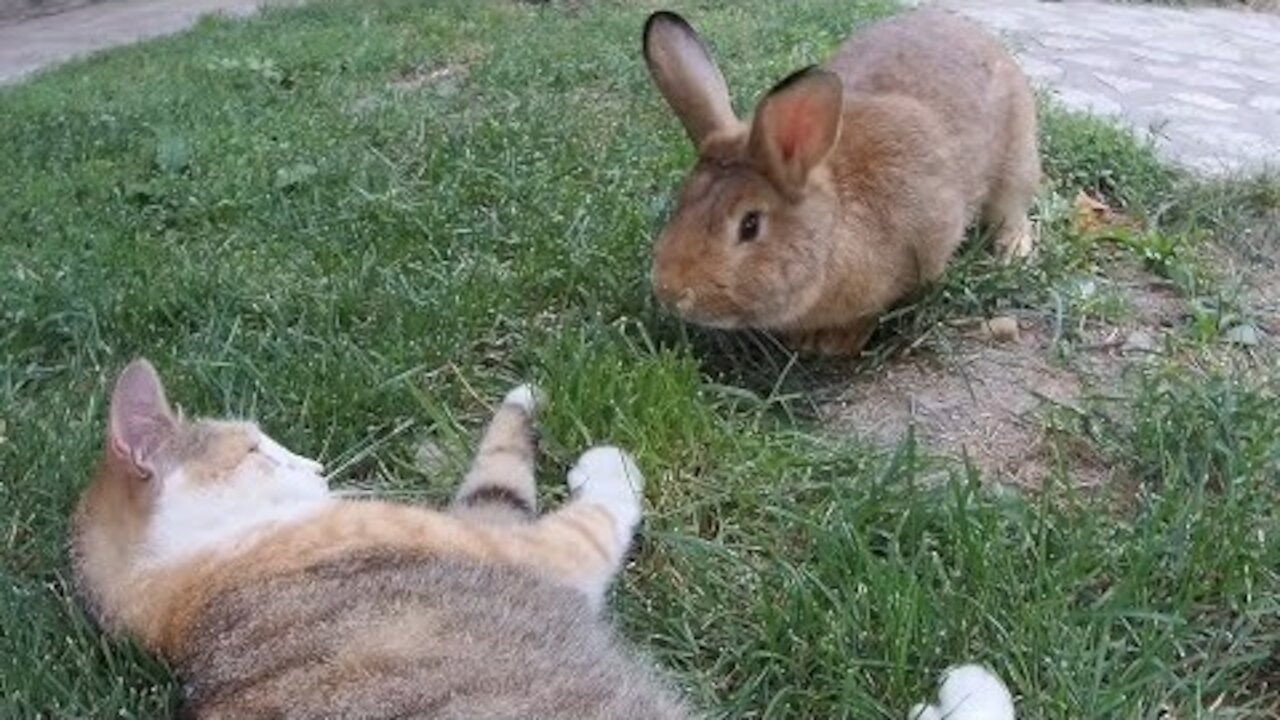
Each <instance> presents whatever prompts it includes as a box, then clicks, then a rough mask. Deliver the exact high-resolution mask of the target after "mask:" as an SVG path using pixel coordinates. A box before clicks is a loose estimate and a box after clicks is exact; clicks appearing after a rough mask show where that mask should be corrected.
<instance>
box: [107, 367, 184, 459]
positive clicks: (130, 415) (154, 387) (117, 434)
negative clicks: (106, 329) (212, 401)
mask: <svg viewBox="0 0 1280 720" xmlns="http://www.w3.org/2000/svg"><path fill="white" fill-rule="evenodd" d="M177 428H178V417H177V415H175V414H174V412H173V409H172V408H170V407H169V401H168V400H166V399H165V396H164V386H163V385H162V384H161V383H160V376H159V375H158V374H156V369H155V368H154V367H152V365H151V363H149V362H147V361H146V360H145V359H142V358H139V359H137V360H134V361H133V362H131V363H129V365H128V367H126V368H125V369H124V371H123V372H121V373H120V377H119V378H118V379H117V380H116V387H115V390H114V391H112V393H111V411H110V419H109V420H108V427H107V448H108V451H109V452H111V453H112V454H113V455H114V456H116V457H117V458H119V459H120V460H124V461H127V462H128V463H130V464H131V465H132V466H133V467H134V469H135V470H137V471H138V473H139V474H140V475H142V476H143V477H152V476H154V475H155V471H156V466H155V455H156V451H157V450H159V449H160V447H161V446H162V445H164V444H165V442H167V441H168V440H169V438H171V437H173V434H174V433H175V432H176V431H177Z"/></svg>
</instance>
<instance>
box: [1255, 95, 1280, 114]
mask: <svg viewBox="0 0 1280 720" xmlns="http://www.w3.org/2000/svg"><path fill="white" fill-rule="evenodd" d="M1249 107H1251V108H1257V109H1258V110H1261V111H1263V112H1273V113H1280V95H1258V96H1256V97H1254V98H1252V99H1250V100H1249Z"/></svg>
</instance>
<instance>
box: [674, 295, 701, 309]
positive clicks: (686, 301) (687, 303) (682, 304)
mask: <svg viewBox="0 0 1280 720" xmlns="http://www.w3.org/2000/svg"><path fill="white" fill-rule="evenodd" d="M697 301H698V294H697V293H696V292H694V291H692V290H685V291H684V292H682V293H680V297H679V298H677V299H676V309H677V310H679V311H680V312H682V313H685V312H689V311H690V310H692V309H693V304H694V303H695V302H697Z"/></svg>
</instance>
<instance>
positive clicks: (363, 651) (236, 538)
mask: <svg viewBox="0 0 1280 720" xmlns="http://www.w3.org/2000/svg"><path fill="white" fill-rule="evenodd" d="M533 409H534V393H533V392H532V391H531V390H530V389H529V388H528V387H524V386H522V387H519V388H516V389H515V390H513V391H511V392H510V393H509V394H508V395H507V396H506V398H505V399H504V401H503V403H502V405H501V407H499V409H498V410H497V412H496V414H495V416H494V418H493V420H492V421H491V423H490V426H489V427H488V429H487V430H486V432H485V435H484V437H483V439H482V441H481V443H480V446H479V448H478V450H477V453H476V458H475V462H474V463H473V465H472V467H471V470H470V471H469V473H468V474H467V476H466V478H465V479H464V481H463V483H462V485H461V487H460V489H459V490H458V493H457V495H456V496H455V498H454V501H453V503H452V505H451V507H450V508H448V510H446V511H437V510H432V509H429V508H425V507H418V506H413V505H406V504H395V503H387V502H377V501H369V500H353V499H343V498H339V497H336V496H335V495H334V494H332V493H330V491H329V489H328V488H327V486H326V481H325V478H324V475H323V474H322V469H321V466H320V465H319V464H318V463H316V462H314V461H312V460H309V459H307V458H304V457H301V456H299V455H296V454H294V453H293V452H291V451H289V450H287V449H285V448H284V447H282V446H281V445H280V444H279V443H277V442H275V441H273V440H272V439H271V438H270V437H268V436H267V435H266V434H265V433H264V432H263V431H262V430H261V429H260V428H259V427H258V426H257V425H255V424H253V423H249V422H232V421H216V420H187V419H184V418H183V417H182V416H181V415H179V414H178V413H176V412H175V411H174V410H173V409H171V407H170V405H169V403H168V401H167V399H166V397H165V392H164V389H163V386H162V384H161V382H160V378H159V377H158V375H157V374H156V372H155V370H154V368H152V366H151V365H150V364H149V363H147V362H146V361H145V360H139V361H135V362H133V363H131V364H130V365H129V366H128V367H127V368H125V370H124V371H123V372H122V374H121V375H120V377H119V379H118V380H117V383H116V386H115V389H114V391H113V394H112V398H111V404H110V411H109V420H108V430H107V441H106V447H105V450H104V452H103V457H102V460H101V463H100V465H99V468H98V471H97V473H96V474H95V476H94V478H93V481H92V483H91V484H90V486H89V487H88V488H87V489H86V490H85V492H84V495H83V497H82V499H81V502H80V505H79V507H78V509H77V511H76V515H75V518H74V536H73V539H72V552H73V563H74V571H75V576H76V586H77V590H78V592H79V593H80V595H81V596H82V598H83V599H84V601H85V603H86V605H87V607H88V609H89V611H90V613H91V614H92V615H93V616H94V618H95V619H96V620H97V621H98V622H99V624H100V625H102V626H103V627H104V628H106V629H107V630H109V631H112V632H116V633H125V634H128V635H131V636H133V637H134V638H136V639H137V640H139V641H140V642H141V643H142V644H143V645H144V646H146V647H147V648H148V649H150V650H152V651H154V652H156V653H159V654H160V655H162V656H163V657H165V658H166V659H167V660H168V661H170V662H171V663H172V664H173V665H174V666H175V668H176V669H177V672H178V674H179V676H180V677H181V679H182V681H183V692H184V697H183V706H184V707H183V712H184V715H185V716H188V717H196V718H259V717H281V718H285V717H288V718H313V717H353V718H354V717H375V716H376V717H436V718H464V717H487V718H522V717H539V718H601V719H602V720H603V719H604V718H637V719H638V718H685V717H689V713H688V711H687V710H686V708H685V707H684V705H683V704H682V702H681V701H680V700H679V698H678V696H677V695H676V694H675V693H674V692H673V691H672V690H671V689H670V688H669V687H668V686H667V684H666V683H664V682H663V681H662V680H661V678H660V677H659V674H658V673H657V672H656V671H654V670H653V668H652V666H651V665H650V664H648V663H646V662H644V661H643V660H642V659H640V658H639V657H637V656H636V655H635V654H634V653H632V652H630V651H628V650H627V648H626V647H625V645H624V644H623V643H622V642H621V641H619V640H618V639H616V638H615V637H614V635H613V634H612V631H611V629H610V628H609V627H608V625H607V623H605V622H604V621H603V620H602V619H601V618H600V617H599V609H600V606H601V604H602V601H603V598H604V593H605V590H606V588H607V586H608V584H609V582H610V581H611V579H612V578H613V576H614V574H615V573H616V572H617V571H618V570H619V568H620V566H621V563H622V560H623V557H624V555H625V553H626V551H627V548H628V545H629V544H630V542H631V537H632V533H633V532H634V530H635V528H636V525H637V523H638V522H639V520H640V497H641V496H640V492H641V476H640V473H639V471H638V469H637V467H636V465H635V463H634V462H633V461H632V460H631V458H630V457H629V456H628V455H627V454H626V453H625V452H624V451H622V450H620V449H618V448H615V447H597V448H593V449H591V450H588V451H587V452H586V453H584V454H583V455H582V457H581V458H580V459H579V460H578V462H577V464H576V465H575V466H574V468H573V469H572V470H571V471H570V472H569V474H568V484H569V487H570V489H571V490H572V491H573V493H574V497H573V499H572V500H571V501H570V502H568V503H567V504H566V505H565V506H563V507H561V508H560V509H558V510H555V511H554V512H551V513H548V514H544V515H541V516H539V515H538V513H537V507H536V503H537V500H536V495H535V488H534V478H533V470H534V455H535V448H534V445H533V441H532V437H531V436H532V433H531V416H532V412H533ZM939 713H941V714H939ZM911 717H913V718H919V719H920V720H934V719H935V718H940V717H948V718H958V719H961V720H979V719H983V720H1006V719H1011V718H1012V717H1013V708H1012V702H1011V700H1010V699H1009V695H1008V692H1007V691H1006V690H1004V687H1003V685H1001V684H1000V682H999V680H997V679H995V678H994V677H993V676H991V675H989V674H988V673H987V672H986V671H984V670H982V669H980V668H977V667H975V666H968V667H966V668H961V669H958V670H955V671H951V672H949V673H948V674H947V675H946V676H945V677H944V681H943V683H942V688H941V691H940V705H939V707H937V708H934V707H929V708H924V707H920V708H917V709H915V710H913V715H912V716H911Z"/></svg>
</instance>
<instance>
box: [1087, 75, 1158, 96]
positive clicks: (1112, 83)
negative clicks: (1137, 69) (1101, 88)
mask: <svg viewBox="0 0 1280 720" xmlns="http://www.w3.org/2000/svg"><path fill="white" fill-rule="evenodd" d="M1093 76H1094V77H1096V78H1098V80H1100V81H1101V82H1102V83H1103V84H1104V85H1106V86H1107V87H1109V88H1111V89H1112V90H1115V91H1116V92H1118V93H1131V92H1134V91H1136V90H1146V89H1147V88H1149V87H1151V86H1152V83H1150V82H1148V81H1146V80H1138V79H1135V78H1131V77H1124V76H1122V75H1112V74H1110V73H1101V72H1096V73H1094V74H1093Z"/></svg>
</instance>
